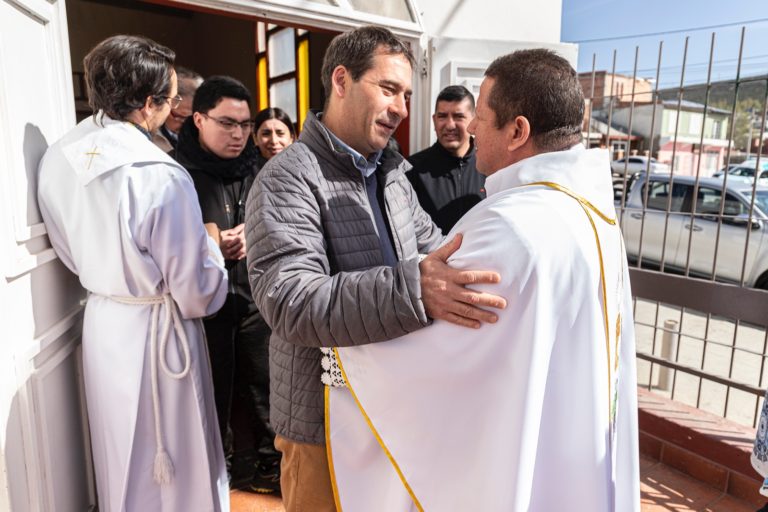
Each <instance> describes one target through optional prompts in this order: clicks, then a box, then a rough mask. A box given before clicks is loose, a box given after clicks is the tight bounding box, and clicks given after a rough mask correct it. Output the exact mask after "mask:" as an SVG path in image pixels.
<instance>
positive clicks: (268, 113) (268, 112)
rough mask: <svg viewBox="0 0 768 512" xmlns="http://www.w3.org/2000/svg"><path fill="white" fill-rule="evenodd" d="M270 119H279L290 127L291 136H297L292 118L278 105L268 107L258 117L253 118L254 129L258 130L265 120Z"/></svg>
mask: <svg viewBox="0 0 768 512" xmlns="http://www.w3.org/2000/svg"><path fill="white" fill-rule="evenodd" d="M269 119H277V120H278V121H280V122H281V123H283V124H284V125H285V126H287V127H288V130H289V131H290V132H291V137H293V138H294V139H295V138H296V128H294V126H293V121H291V118H290V116H289V115H288V114H286V113H285V110H283V109H281V108H278V107H274V108H272V107H268V108H265V109H264V110H262V111H261V112H259V113H258V114H256V117H255V118H254V119H253V131H254V133H255V132H258V131H259V127H260V126H261V125H262V123H264V121H268V120H269Z"/></svg>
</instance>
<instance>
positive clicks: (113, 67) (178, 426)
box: [38, 36, 229, 512]
mask: <svg viewBox="0 0 768 512" xmlns="http://www.w3.org/2000/svg"><path fill="white" fill-rule="evenodd" d="M173 60H174V54H173V52H172V51H171V50H169V49H168V48H165V47H163V46H160V45H158V44H157V43H154V42H153V41H150V40H148V39H145V38H141V37H131V36H115V37H111V38H109V39H107V40H105V41H103V42H102V43H100V44H99V45H97V46H96V47H95V48H94V49H93V50H92V51H91V52H90V53H89V54H88V56H86V58H85V61H84V64H85V69H86V81H87V83H88V87H89V91H90V101H91V106H92V107H93V108H94V111H95V112H97V113H96V114H95V115H94V116H92V117H89V118H87V119H85V120H84V121H82V122H81V123H80V124H78V125H77V126H76V127H75V128H74V129H73V130H72V131H70V132H69V133H67V134H66V135H65V136H64V137H63V138H62V139H61V140H59V141H58V142H56V143H55V144H54V145H53V146H51V147H50V148H49V149H48V151H47V152H46V154H45V156H44V157H43V160H42V162H41V164H40V175H39V189H38V190H39V192H38V195H39V202H40V209H41V211H42V214H43V218H44V220H45V225H46V228H47V231H48V236H49V237H50V239H51V243H52V244H53V247H54V249H55V250H56V254H57V255H58V256H59V258H60V259H61V261H62V262H63V263H64V264H65V265H66V266H67V267H68V268H69V269H70V270H71V271H72V272H74V273H75V274H77V275H78V277H79V279H80V282H81V284H82V285H83V287H85V288H86V289H87V290H88V292H89V298H88V302H87V306H86V309H85V318H84V322H83V336H82V353H83V370H84V381H85V394H86V404H87V409H88V423H89V426H90V437H91V447H92V453H93V462H94V469H95V476H96V493H97V495H98V501H99V510H101V511H102V512H123V511H125V512H133V511H136V512H150V511H151V512H178V511H195V512H207V511H211V512H224V511H228V510H229V491H228V482H227V473H226V467H225V464H224V455H223V452H222V449H221V442H220V440H219V439H220V437H219V431H218V426H217V422H216V411H215V408H214V401H213V392H212V384H211V375H210V368H209V364H208V356H207V352H206V346H205V338H204V334H203V330H202V323H201V321H200V318H201V317H203V316H206V315H210V314H212V313H214V312H215V311H216V310H218V309H219V308H220V307H221V305H222V303H223V302H224V298H225V295H226V291H227V278H226V272H225V270H224V268H223V259H222V256H221V252H220V251H219V249H218V246H217V245H216V244H215V243H213V241H212V240H211V239H210V238H209V237H208V236H207V234H206V231H205V228H204V227H203V223H202V218H201V214H200V208H199V206H198V201H197V197H196V195H195V189H194V186H193V184H192V180H191V178H190V176H189V175H188V174H187V172H186V171H185V170H184V168H182V167H181V166H179V165H178V164H177V163H176V162H174V161H173V160H172V159H171V158H170V157H169V156H167V155H166V154H165V153H163V152H162V151H161V150H160V149H158V148H157V147H156V146H155V145H154V144H152V142H151V141H150V135H151V132H153V131H154V130H156V129H157V128H158V127H159V126H161V125H162V123H163V121H164V120H165V118H166V117H167V116H168V113H169V112H170V110H171V109H172V108H174V106H175V105H178V100H179V99H180V98H178V97H177V92H176V89H177V86H176V74H175V72H174V70H173Z"/></svg>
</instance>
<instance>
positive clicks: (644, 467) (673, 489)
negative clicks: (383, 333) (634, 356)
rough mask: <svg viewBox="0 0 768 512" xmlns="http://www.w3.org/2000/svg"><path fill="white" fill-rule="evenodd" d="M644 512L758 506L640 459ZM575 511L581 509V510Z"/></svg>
mask: <svg viewBox="0 0 768 512" xmlns="http://www.w3.org/2000/svg"><path fill="white" fill-rule="evenodd" d="M640 491H641V493H642V496H641V501H642V510H643V512H660V511H666V510H671V511H674V512H688V511H697V512H754V511H755V507H753V506H750V505H749V504H748V503H746V502H744V501H740V500H737V499H735V498H733V497H731V496H728V495H725V494H723V493H722V492H721V491H719V490H717V489H714V488H712V487H709V486H707V485H705V484H703V483H701V482H699V481H698V480H694V479H693V478H691V477H689V476H686V475H684V474H682V473H680V472H678V471H676V470H674V469H672V468H670V467H668V466H665V465H664V464H661V463H660V462H657V461H655V460H652V459H649V458H646V457H642V456H641V459H640ZM231 498H232V512H284V509H283V506H282V504H281V503H280V500H279V499H278V498H275V497H271V496H261V495H258V494H250V493H247V492H243V491H232V494H231ZM574 510H578V507H577V508H575V509H574Z"/></svg>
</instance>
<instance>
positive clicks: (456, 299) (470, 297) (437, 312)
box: [222, 232, 507, 329]
mask: <svg viewBox="0 0 768 512" xmlns="http://www.w3.org/2000/svg"><path fill="white" fill-rule="evenodd" d="M222 233H223V232H222ZM461 240H462V236H461V234H458V235H456V236H455V237H454V238H453V240H451V241H450V242H448V243H447V244H445V245H444V246H442V247H441V248H439V249H437V250H436V251H434V252H433V253H431V254H429V255H428V256H427V257H426V258H424V259H423V260H422V261H421V263H419V270H420V271H421V300H422V302H423V303H424V309H425V310H426V312H427V315H429V317H430V318H433V319H435V320H437V319H441V320H447V321H448V322H451V323H454V324H457V325H461V326H464V327H472V328H474V329H478V328H480V325H481V322H486V323H495V322H496V321H497V320H498V319H499V318H498V317H497V316H496V315H495V314H494V313H491V312H490V311H486V310H484V309H481V308H483V307H491V308H499V309H503V308H505V307H506V306H507V301H506V300H504V298H503V297H499V296H496V295H491V294H490V293H482V292H476V291H474V290H472V289H470V288H466V287H465V285H470V284H481V283H491V284H493V283H498V282H499V281H500V280H501V276H500V275H499V274H498V273H496V272H490V271H484V270H456V269H453V268H451V267H449V266H448V265H447V264H446V261H447V260H448V257H449V256H450V255H451V254H453V253H454V252H456V251H457V250H458V248H459V247H461Z"/></svg>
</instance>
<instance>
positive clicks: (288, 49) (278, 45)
mask: <svg viewBox="0 0 768 512" xmlns="http://www.w3.org/2000/svg"><path fill="white" fill-rule="evenodd" d="M268 54H269V77H270V78H272V77H275V76H279V75H282V74H284V73H290V72H292V71H295V70H296V41H295V39H294V37H293V29H292V28H286V29H283V30H281V31H279V32H275V33H274V34H272V35H271V36H269V51H268Z"/></svg>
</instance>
